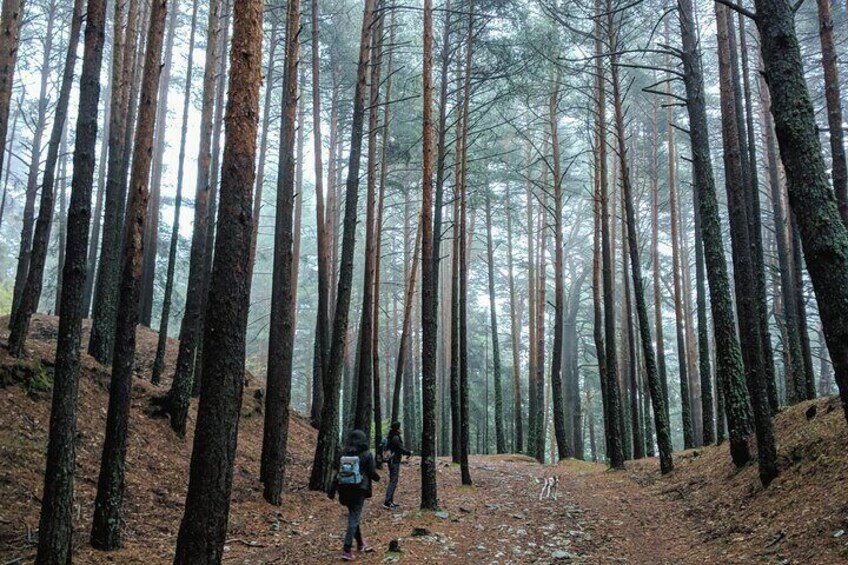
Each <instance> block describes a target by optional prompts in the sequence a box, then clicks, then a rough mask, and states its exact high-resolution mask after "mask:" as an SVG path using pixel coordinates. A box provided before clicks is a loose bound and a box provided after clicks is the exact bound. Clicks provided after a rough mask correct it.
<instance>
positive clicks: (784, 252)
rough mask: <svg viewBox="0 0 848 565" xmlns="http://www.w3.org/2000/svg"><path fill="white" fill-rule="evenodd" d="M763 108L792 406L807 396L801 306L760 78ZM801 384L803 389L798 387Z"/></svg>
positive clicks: (771, 125)
mask: <svg viewBox="0 0 848 565" xmlns="http://www.w3.org/2000/svg"><path fill="white" fill-rule="evenodd" d="M759 87H760V88H759V90H760V108H761V112H762V116H761V117H762V119H761V124H762V137H763V146H764V147H765V156H766V161H767V165H768V166H767V171H768V184H769V190H770V194H771V207H772V217H773V218H774V234H775V237H774V239H775V244H776V247H777V262H778V263H777V264H778V271H779V273H780V291H781V304H782V306H783V308H782V314H783V325H784V330H785V332H786V344H785V348H786V350H787V351H786V353H787V355H786V356H787V358H788V361H789V362H788V363H787V365H786V368H785V371H786V376H785V379H786V383H787V387H786V398H787V400H788V401H789V402H790V403H795V402H798V401H799V400H802V399H803V398H804V397H805V396H806V394H805V392H804V387H803V382H804V359H803V354H802V350H801V336H800V332H799V327H798V303H797V302H796V300H795V282H794V274H795V273H794V271H793V264H792V263H793V261H792V255H791V254H792V243H791V242H790V241H789V229H788V228H789V226H788V222H787V218H786V210H785V209H784V192H783V190H782V184H781V183H782V181H781V178H780V157H779V155H778V153H777V145H776V142H775V141H776V140H775V137H774V119H773V118H772V115H771V112H770V111H769V107H770V106H771V95H770V94H769V89H768V85H767V84H766V81H765V77H763V76H762V75H760V79H759ZM798 384H801V388H800V389H799V388H797V385H798Z"/></svg>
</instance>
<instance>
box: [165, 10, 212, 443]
mask: <svg viewBox="0 0 848 565" xmlns="http://www.w3.org/2000/svg"><path fill="white" fill-rule="evenodd" d="M220 25H221V0H211V1H210V3H209V23H208V25H207V28H206V29H207V32H206V63H205V68H204V70H203V95H202V100H203V102H202V106H201V115H200V140H199V149H198V157H197V185H196V188H195V193H194V227H193V229H192V234H191V252H190V256H189V267H188V287H187V289H186V295H185V296H186V303H185V310H184V312H183V319H182V323H181V325H180V347H179V353H178V355H177V365H176V367H175V368H174V379H173V381H172V382H171V388H170V390H169V391H168V402H167V405H168V412H169V416H170V421H171V428H172V429H173V430H174V431H175V432H177V434H179V435H181V436H184V435H185V432H186V420H187V418H188V407H189V402H190V401H191V389H192V384H193V380H194V356H195V352H196V350H197V342H198V341H199V340H200V335H199V323H200V315H201V309H202V308H203V300H202V296H201V290H202V288H203V278H204V265H205V261H206V259H205V258H206V252H207V249H206V232H207V230H208V226H209V216H208V214H209V191H210V185H209V167H210V162H211V159H212V155H211V152H212V129H213V123H212V119H213V112H214V106H215V90H216V84H215V83H216V81H215V75H216V70H217V66H218V65H217V58H218V56H219V55H220V53H219V51H218V47H219V41H218V33H219V32H220V30H219V27H220Z"/></svg>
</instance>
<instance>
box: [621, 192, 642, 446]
mask: <svg viewBox="0 0 848 565" xmlns="http://www.w3.org/2000/svg"><path fill="white" fill-rule="evenodd" d="M622 195H623V192H622ZM625 207H626V204H625V203H624V202H622V209H624V208H625ZM626 225H627V223H626V222H622V227H625V226H626ZM622 231H623V232H624V233H623V234H622V243H623V244H624V245H627V242H628V241H629V240H628V237H627V233H628V230H627V229H624V230H622ZM621 252H622V255H623V257H624V261H622V267H623V268H622V272H621V278H622V281H623V284H622V291H623V293H624V304H623V308H622V312H623V314H624V316H623V317H624V320H623V322H624V323H623V324H622V326H623V331H624V333H626V334H627V365H626V367H627V375H626V376H625V378H626V380H625V384H626V387H624V390H626V391H627V392H628V393H629V394H628V395H627V396H628V397H629V399H628V400H629V404H630V405H629V414H628V416H630V418H629V420H630V421H629V422H628V424H629V426H630V433H629V434H628V436H629V437H630V438H631V439H632V441H633V447H632V451H631V455H632V457H633V459H644V457H645V440H644V438H643V430H642V423H641V421H640V419H639V369H640V367H639V360H638V359H637V357H638V355H637V351H636V349H637V346H636V332H635V331H634V329H633V292H631V289H630V279H629V278H628V277H627V269H628V268H629V266H630V260H629V257H628V255H627V249H626V248H622V250H621Z"/></svg>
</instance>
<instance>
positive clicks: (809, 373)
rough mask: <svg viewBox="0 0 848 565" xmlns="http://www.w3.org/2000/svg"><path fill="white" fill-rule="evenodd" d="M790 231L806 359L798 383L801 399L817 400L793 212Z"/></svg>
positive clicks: (802, 340) (797, 307) (803, 352)
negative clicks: (801, 377)
mask: <svg viewBox="0 0 848 565" xmlns="http://www.w3.org/2000/svg"><path fill="white" fill-rule="evenodd" d="M790 218H791V220H790V222H789V225H790V229H791V230H792V268H793V270H794V276H793V282H794V283H795V293H794V294H795V303H796V310H797V311H798V333H799V335H800V336H801V356H802V357H803V359H804V379H803V381H800V380H799V381H798V383H797V387H798V393H799V397H800V398H801V399H806V400H809V399H812V398H815V387H814V385H813V382H814V376H813V352H812V348H811V347H810V332H809V329H808V325H807V299H806V293H805V291H804V275H803V267H802V262H803V259H802V258H801V241H800V239H799V238H800V234H799V233H798V220H797V218H796V216H795V213H794V212H793V213H792V214H791V216H790Z"/></svg>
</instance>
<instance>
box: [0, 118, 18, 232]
mask: <svg viewBox="0 0 848 565" xmlns="http://www.w3.org/2000/svg"><path fill="white" fill-rule="evenodd" d="M20 116H21V108H20V104H19V105H18V110H17V111H16V112H15V119H14V120H12V136H11V137H10V138H9V139H10V140H14V139H17V138H16V137H15V134H16V133H17V131H18V118H19V117H20ZM13 149H14V146H11V147H10V148H9V151H7V152H6V154H7V155H8V156H7V157H6V169H5V170H6V176H5V177H4V178H3V198H2V199H0V226H2V225H3V216H4V214H5V212H6V200H7V196H8V195H9V178H10V175H9V169H10V168H11V165H12V155H13V154H14V151H12V150H13Z"/></svg>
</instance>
